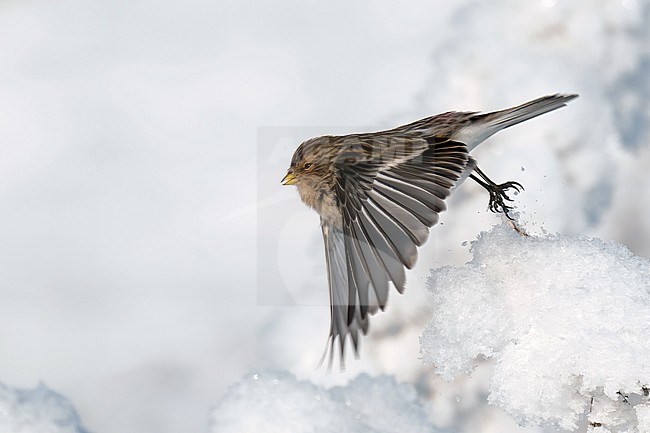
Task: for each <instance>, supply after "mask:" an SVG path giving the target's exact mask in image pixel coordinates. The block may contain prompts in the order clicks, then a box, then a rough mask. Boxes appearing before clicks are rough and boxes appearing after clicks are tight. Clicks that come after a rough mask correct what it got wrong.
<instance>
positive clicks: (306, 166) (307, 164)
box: [304, 162, 313, 170]
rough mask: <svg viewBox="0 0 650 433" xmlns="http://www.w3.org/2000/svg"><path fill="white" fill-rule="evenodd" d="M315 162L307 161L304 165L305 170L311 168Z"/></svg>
mask: <svg viewBox="0 0 650 433" xmlns="http://www.w3.org/2000/svg"><path fill="white" fill-rule="evenodd" d="M312 165H313V164H312V163H311V162H306V163H305V165H304V168H305V170H309V169H310V168H311V166H312Z"/></svg>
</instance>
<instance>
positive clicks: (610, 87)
mask: <svg viewBox="0 0 650 433" xmlns="http://www.w3.org/2000/svg"><path fill="white" fill-rule="evenodd" d="M648 77H650V2H648V1H647V0H580V1H574V2H567V1H564V0H557V1H556V0H532V1H527V2H519V1H514V0H498V1H494V2H479V1H470V0H463V1H458V2H445V1H435V2H431V1H414V2H407V3H399V4H397V3H395V4H387V3H385V2H381V3H378V2H373V1H370V0H362V1H355V2H352V3H350V2H344V1H339V0H336V1H332V2H327V3H323V4H320V3H319V4H316V3H305V2H297V1H272V2H265V1H261V0H257V1H242V2H210V1H201V0H190V1H185V2H180V1H177V0H176V1H172V0H165V1H151V0H131V1H128V2H126V1H116V2H99V1H79V0H60V1H45V0H23V1H17V0H2V1H0V146H1V147H0V149H1V157H0V203H1V206H2V211H1V212H0V245H1V247H0V353H1V354H2V356H0V382H2V383H4V384H6V385H9V386H12V387H32V386H34V385H35V384H37V383H38V382H39V381H43V382H45V383H46V384H47V385H48V386H50V387H51V388H53V389H55V390H57V391H58V392H61V393H62V394H64V395H66V396H67V397H69V398H70V399H71V400H72V402H73V403H74V405H75V406H76V408H77V409H78V411H79V413H80V415H81V417H82V419H83V420H84V422H85V424H86V426H87V427H88V428H89V429H90V430H91V431H94V432H102V433H124V432H135V431H137V432H142V433H172V432H201V431H205V428H206V425H207V423H208V413H209V409H210V407H211V405H214V404H215V403H216V402H218V401H219V399H220V397H221V396H222V395H223V393H224V392H225V390H226V388H227V387H228V386H229V385H230V384H232V383H234V382H236V381H237V380H238V379H239V378H240V377H242V376H243V375H244V374H246V373H249V372H254V371H258V370H264V369H268V368H281V369H285V370H288V371H289V372H292V373H294V374H296V375H298V376H299V377H302V378H309V379H311V380H313V381H315V382H318V383H334V382H336V383H341V382H345V381H347V380H349V378H351V377H353V376H354V375H355V374H356V373H357V372H358V371H360V370H363V371H368V372H371V373H373V374H376V373H384V372H385V373H390V374H394V375H396V376H397V378H398V379H400V380H404V381H409V382H412V383H415V384H416V385H417V386H418V388H419V389H420V388H421V389H422V390H423V395H425V396H426V395H429V396H430V397H431V395H433V394H431V393H434V394H435V393H436V392H438V391H436V389H437V388H436V386H440V387H444V386H447V385H443V384H437V382H436V383H434V384H433V385H431V384H430V383H428V382H429V381H430V380H433V379H430V380H429V379H428V380H423V379H422V378H421V377H422V375H423V374H426V369H425V368H424V367H422V366H421V365H420V361H419V359H418V357H419V355H418V341H417V337H418V335H419V333H420V332H421V330H422V327H423V326H424V323H426V320H427V308H428V307H427V298H426V294H425V292H424V290H423V289H422V287H423V283H424V279H425V278H426V276H427V275H428V270H429V268H431V267H434V266H439V265H441V264H446V263H457V264H459V263H463V261H464V260H466V259H467V257H468V254H467V248H468V247H467V246H466V245H463V242H464V241H471V240H473V239H474V238H475V237H476V235H477V234H478V233H479V232H480V231H481V230H486V229H488V228H489V227H490V226H491V225H492V224H494V223H495V222H498V221H499V217H497V216H495V215H493V214H490V213H489V212H487V211H486V206H487V201H488V197H487V194H486V193H485V192H484V191H483V190H481V188H480V187H477V186H475V185H472V184H470V183H467V184H466V185H464V186H463V187H462V188H460V189H459V190H458V191H457V193H456V194H455V196H454V197H453V198H452V200H451V201H450V203H449V211H448V212H447V213H446V214H445V215H444V216H443V220H442V221H443V224H442V225H439V226H437V227H435V228H434V230H433V233H432V236H431V240H430V242H429V243H428V244H427V246H426V247H425V248H423V249H422V251H421V256H420V261H419V265H418V267H417V269H416V270H415V271H413V272H411V273H410V275H409V290H407V293H406V295H405V296H403V297H399V298H398V297H397V296H395V295H394V294H393V296H391V305H390V306H389V308H388V312H387V313H384V314H383V315H381V316H379V317H376V318H375V320H374V321H373V323H372V325H371V328H372V333H371V337H370V338H366V339H365V340H364V345H363V346H364V348H363V352H362V357H363V359H362V361H359V362H357V363H353V365H352V366H351V368H350V369H349V371H348V372H347V373H345V374H338V373H337V374H333V375H330V376H328V375H327V374H326V373H325V372H324V371H321V370H318V371H314V369H313V366H314V365H315V363H316V362H317V361H318V359H319V357H320V354H321V350H322V348H323V346H324V344H325V337H326V335H327V331H328V326H329V313H328V308H327V306H326V303H327V292H326V279H325V274H324V259H323V257H322V251H321V250H322V246H321V237H320V230H319V228H318V219H317V216H316V214H314V213H313V212H310V211H309V210H308V209H306V208H305V207H304V206H303V205H302V204H301V203H300V200H299V198H298V196H297V193H296V192H295V190H293V188H287V187H284V188H283V187H281V186H280V183H279V181H280V179H281V178H282V176H283V175H284V169H285V168H286V166H287V165H288V162H289V158H290V155H291V153H292V152H293V149H294V148H295V147H296V146H297V145H298V144H300V141H302V140H304V139H306V138H308V137H310V136H312V135H317V134H323V133H347V132H352V131H358V132H360V131H363V130H368V129H380V128H386V127H392V126H396V125H398V124H401V123H405V122H408V121H412V120H415V119H417V118H421V117H425V116H428V115H431V114H435V113H438V112H442V111H448V110H469V111H488V110H495V109H501V108H505V107H508V106H511V105H516V104H519V103H522V102H525V101H526V100H528V99H532V98H535V97H538V96H542V95H544V94H548V93H556V92H567V93H572V92H576V93H580V95H581V97H580V99H578V100H576V101H574V102H572V103H571V104H570V105H569V107H567V108H564V109H562V110H560V111H558V112H555V113H552V114H549V115H546V116H543V117H541V118H539V119H535V120H533V121H531V122H530V123H526V124H523V125H520V126H518V127H516V128H513V129H512V130H508V131H507V132H503V133H501V134H499V135H498V136H497V137H495V138H493V139H492V140H490V141H489V142H488V143H486V144H484V145H482V147H481V148H479V149H478V150H477V151H476V153H475V156H476V158H477V159H478V160H479V162H480V164H481V166H482V168H483V170H484V171H486V172H487V173H489V174H490V175H491V177H493V178H494V179H495V180H517V181H519V182H521V183H522V184H524V186H525V187H526V191H525V192H524V193H522V194H520V195H519V196H518V197H517V199H516V203H517V204H518V210H519V211H520V212H521V219H522V221H523V222H524V223H525V224H526V225H527V227H528V229H529V230H530V231H531V232H533V233H534V232H539V233H541V232H542V231H543V230H547V231H551V232H553V231H560V232H563V233H584V234H590V235H598V236H601V237H603V238H605V239H613V240H617V241H619V242H622V243H625V244H626V245H628V246H629V247H630V248H631V249H632V250H633V251H634V252H635V253H637V254H640V255H644V256H646V257H649V256H650V218H648V215H649V214H650V205H649V204H648V203H649V199H650V176H649V175H648V171H647V170H648V166H650V127H649V126H648V125H649V124H650V123H649V122H650V79H649V78H648ZM268 127H271V130H280V131H283V133H284V134H285V136H284V138H283V140H281V141H279V142H273V144H274V145H277V146H278V147H277V148H275V147H274V148H273V149H272V151H269V148H266V147H264V146H266V145H267V144H268V143H269V141H268V140H266V139H265V138H264V137H265V136H264V131H268V130H269V129H268ZM274 128H276V129H274ZM260 131H261V132H260ZM260 137H261V138H260ZM269 155H272V156H273V157H270V156H269ZM283 158H284V160H285V162H283ZM258 218H259V219H260V221H258ZM259 261H264V266H265V267H266V268H268V269H275V270H276V272H277V274H278V275H281V276H282V279H281V280H280V281H281V282H282V284H285V285H286V287H277V286H274V287H270V286H269V285H267V283H268V281H267V280H266V278H265V277H266V274H264V275H261V276H260V275H258V272H257V269H258V264H260V263H258V262H259ZM266 268H265V269H266ZM276 283H277V282H276V281H275V280H274V281H273V284H276ZM268 293H271V295H268ZM277 293H288V294H289V295H290V296H288V297H286V298H282V297H281V296H279V295H278V296H276V294H277ZM267 295H268V296H267ZM478 376H480V374H479V375H478ZM472 380H474V381H475V380H477V379H476V378H474V379H472ZM469 383H470V385H468V384H467V383H465V384H461V385H459V386H464V387H465V389H466V388H468V387H469V388H472V386H473V385H471V383H473V382H471V381H470V382H469ZM436 384H437V385H436ZM478 388H480V387H478ZM431 390H434V391H431ZM477 392H480V389H479V391H477ZM427 393H428V394H427ZM431 399H432V410H433V413H434V415H436V414H437V415H436V416H437V417H438V420H437V421H436V420H434V422H435V423H437V425H442V426H444V425H445V423H446V424H447V425H448V426H453V425H460V424H459V423H461V424H462V422H461V421H462V420H461V421H459V420H458V419H456V418H454V416H453V413H454V411H453V410H451V409H449V408H446V406H444V405H445V404H447V405H453V404H454V403H453V402H452V403H449V401H447V403H444V402H443V403H440V404H438V405H437V403H435V402H434V401H433V400H435V399H434V398H433V397H431ZM462 410H463V409H462V408H460V409H458V410H457V411H456V412H458V411H460V412H462ZM481 410H483V409H481ZM450 413H451V414H452V415H449V414H450ZM491 416H497V417H498V416H500V415H491ZM504 416H505V415H504ZM445 417H446V418H445ZM434 418H435V417H434ZM465 418H467V416H466V417H465ZM485 419H487V418H485ZM491 419H492V418H491ZM463 422H464V421H463ZM509 422H510V421H509ZM454 423H456V424H454ZM462 425H467V424H462ZM481 425H482V426H483V427H482V428H484V430H478V427H476V428H475V429H474V430H472V431H474V432H477V431H489V428H490V427H489V425H490V423H489V422H487V423H484V424H481ZM485 426H487V427H485ZM504 428H505V427H504ZM507 428H508V429H511V430H512V431H517V430H518V429H519V428H518V427H516V425H514V423H513V422H510V424H508V427H507ZM501 431H505V430H503V429H502V430H501Z"/></svg>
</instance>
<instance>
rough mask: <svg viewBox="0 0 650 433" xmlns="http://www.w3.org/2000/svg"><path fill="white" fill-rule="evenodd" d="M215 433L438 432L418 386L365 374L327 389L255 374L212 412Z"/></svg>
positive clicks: (286, 376)
mask: <svg viewBox="0 0 650 433" xmlns="http://www.w3.org/2000/svg"><path fill="white" fill-rule="evenodd" d="M211 431H212V432H213V433H230V432H233V433H241V432H265V433H293V432H296V433H311V432H318V433H339V432H348V433H356V432H359V433H360V432H363V433H394V432H396V431H405V432H409V433H419V432H427V433H434V432H435V429H434V428H433V427H431V425H430V424H429V422H428V420H427V416H426V412H425V410H424V408H423V407H422V406H421V405H420V403H419V402H418V400H417V396H416V392H415V390H414V389H413V388H412V387H411V386H409V385H404V384H398V383H396V382H395V380H394V379H392V378H390V377H388V376H380V377H376V378H371V377H370V376H368V375H361V376H358V377H357V378H355V379H354V380H353V381H352V382H350V383H349V384H348V385H346V386H340V387H334V388H331V389H325V388H322V387H319V386H317V385H315V384H313V383H311V382H307V381H301V380H297V379H296V378H295V377H294V376H292V375H290V374H288V373H264V374H254V375H250V376H248V377H246V378H244V379H243V380H242V381H241V382H239V383H238V384H236V385H235V386H233V387H232V388H231V389H230V390H229V391H228V393H227V394H226V395H225V397H224V398H223V400H222V401H221V402H220V403H219V404H218V406H217V407H216V408H215V409H214V410H213V412H212V425H211Z"/></svg>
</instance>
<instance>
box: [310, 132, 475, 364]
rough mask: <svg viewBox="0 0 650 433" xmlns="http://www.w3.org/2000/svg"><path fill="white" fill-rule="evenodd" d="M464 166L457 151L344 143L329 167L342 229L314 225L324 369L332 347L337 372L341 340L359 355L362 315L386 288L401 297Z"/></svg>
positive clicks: (398, 143) (394, 140)
mask: <svg viewBox="0 0 650 433" xmlns="http://www.w3.org/2000/svg"><path fill="white" fill-rule="evenodd" d="M369 140H371V141H370V142H369ZM470 164H471V158H470V157H469V155H468V152H467V148H466V147H465V145H464V144H462V143H457V142H450V141H437V142H433V143H431V142H427V141H426V140H424V139H418V138H412V137H411V138H408V139H400V137H391V138H390V139H385V140H379V141H377V140H376V136H372V135H367V136H366V135H354V136H349V137H346V141H345V142H344V146H343V149H342V150H341V152H340V154H339V157H338V158H337V160H336V161H335V163H334V166H335V172H336V174H335V193H336V202H337V205H338V206H339V208H340V210H341V213H342V216H343V218H342V223H334V222H328V221H325V220H321V226H322V229H323V238H324V242H325V251H326V261H327V267H328V277H329V285H330V301H331V315H332V321H331V326H330V338H329V343H328V349H327V350H326V353H327V351H330V366H331V360H332V357H333V355H332V353H333V352H334V349H335V345H336V346H338V347H339V350H340V356H341V365H342V366H343V365H344V364H343V361H344V359H343V358H344V353H345V342H346V338H347V336H348V335H349V336H350V340H351V342H352V346H353V348H354V350H355V354H357V353H358V352H357V351H358V347H359V333H360V332H362V333H364V334H365V333H366V332H367V330H368V324H369V314H374V313H376V312H377V311H378V310H380V309H381V310H383V309H384V308H385V306H386V303H387V301H388V292H389V285H390V284H389V283H392V285H393V286H395V288H396V289H397V291H398V292H400V293H402V292H403V291H404V289H405V285H406V276H405V268H409V269H410V268H412V267H413V266H414V265H415V263H416V260H417V247H418V246H421V245H423V244H424V243H425V242H426V240H427V238H428V235H429V228H430V227H431V226H433V225H434V224H436V223H437V222H438V219H439V213H440V212H442V211H444V210H445V209H446V205H445V202H444V200H445V198H447V197H448V196H449V194H450V192H451V189H452V188H453V187H454V186H455V185H456V183H457V182H458V181H459V180H462V176H463V173H464V172H465V171H466V170H467V168H468V166H470ZM337 340H338V344H337ZM326 353H325V354H323V359H324V358H325V355H326Z"/></svg>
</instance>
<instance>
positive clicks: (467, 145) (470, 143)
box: [282, 94, 578, 368]
mask: <svg viewBox="0 0 650 433" xmlns="http://www.w3.org/2000/svg"><path fill="white" fill-rule="evenodd" d="M577 96H578V95H572V94H569V95H563V94H555V95H549V96H544V97H541V98H538V99H535V100H533V101H530V102H526V103H525V104H522V105H518V106H516V107H512V108H508V109H505V110H501V111H495V112H491V113H478V112H455V111H452V112H447V113H442V114H438V115H435V116H431V117H427V118H424V119H421V120H417V121H415V122H413V123H409V124H407V125H403V126H398V127H397V128H394V129H389V130H386V131H380V132H372V133H361V134H350V135H338V136H329V135H328V136H322V137H316V138H312V139H309V140H307V141H305V142H303V143H302V144H301V145H300V146H299V147H298V149H296V151H295V152H294V154H293V157H292V159H291V165H290V166H289V170H288V171H287V174H286V176H285V177H284V178H283V179H282V183H283V184H284V185H295V186H296V187H297V189H298V193H299V194H300V198H301V199H302V201H303V202H304V203H305V204H307V205H308V206H310V207H311V208H313V209H314V210H315V211H316V212H318V214H319V215H320V220H321V229H322V232H323V240H324V242H325V258H326V263H327V274H328V280H329V294H330V313H331V322H330V332H329V337H328V347H327V348H326V350H325V353H324V354H323V359H321V363H322V362H323V360H324V358H325V355H326V354H327V352H328V351H329V354H330V355H329V366H330V367H331V365H332V360H333V356H334V351H335V348H336V346H337V342H338V346H339V347H340V362H341V368H344V366H345V364H344V357H345V344H346V340H347V339H348V337H349V338H350V339H351V341H352V346H353V348H354V353H355V356H357V357H358V348H359V334H360V333H363V334H367V333H368V325H369V316H370V315H372V314H375V313H377V311H379V310H382V311H383V310H384V308H385V307H386V302H387V300H388V290H389V286H390V285H391V284H392V285H393V286H394V287H395V288H396V289H397V291H398V292H399V293H403V292H404V288H405V284H406V279H405V268H408V269H411V268H413V266H415V262H416V260H417V247H420V246H422V245H423V244H424V243H425V242H426V240H427V237H428V235H429V228H431V227H432V226H433V225H434V224H436V223H437V222H438V218H439V214H440V212H442V211H444V210H445V209H446V205H445V199H446V198H447V197H448V196H449V195H450V194H451V192H452V191H453V189H454V188H455V187H457V186H458V185H459V184H460V183H461V182H463V181H464V180H465V179H466V178H468V177H469V178H471V179H473V180H474V181H476V182H477V183H478V184H479V185H481V186H482V187H483V188H485V189H486V190H487V191H488V193H489V195H490V200H489V205H488V207H489V209H490V210H491V211H493V212H501V213H504V214H505V215H506V216H507V217H508V218H510V219H512V218H511V217H510V215H509V213H508V212H509V211H510V210H511V209H512V206H510V205H509V202H510V201H512V200H511V199H510V197H509V196H508V191H509V190H514V191H519V190H520V189H523V188H522V186H521V185H520V184H519V183H517V182H505V183H502V184H497V183H495V182H494V181H492V180H491V179H490V178H489V177H487V176H486V175H485V173H483V171H481V170H480V169H479V168H478V166H477V163H476V161H475V160H474V158H472V157H471V156H470V154H469V152H470V151H472V149H474V148H475V147H476V146H478V145H479V144H480V143H482V142H483V141H485V140H486V139H487V138H489V137H490V136H492V135H494V134H495V133H497V132H498V131H500V130H502V129H505V128H508V127H510V126H513V125H516V124H518V123H521V122H524V121H526V120H529V119H532V118H534V117H537V116H539V115H541V114H544V113H548V112H549V111H553V110H556V109H558V108H560V107H563V106H565V105H566V103H567V102H568V101H570V100H572V99H574V98H577Z"/></svg>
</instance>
